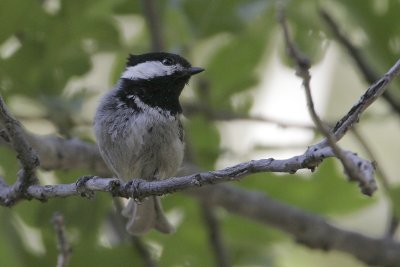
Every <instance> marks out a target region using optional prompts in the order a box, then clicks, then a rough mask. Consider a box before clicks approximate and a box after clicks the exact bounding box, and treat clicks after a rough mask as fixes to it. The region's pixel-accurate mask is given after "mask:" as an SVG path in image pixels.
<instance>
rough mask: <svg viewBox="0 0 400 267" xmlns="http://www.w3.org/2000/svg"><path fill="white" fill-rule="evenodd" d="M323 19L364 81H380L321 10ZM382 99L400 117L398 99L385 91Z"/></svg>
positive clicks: (361, 56)
mask: <svg viewBox="0 0 400 267" xmlns="http://www.w3.org/2000/svg"><path fill="white" fill-rule="evenodd" d="M320 14H321V17H322V18H323V19H324V21H325V23H326V25H328V27H329V28H330V30H331V31H332V33H333V35H334V37H335V38H336V40H337V41H338V42H339V43H340V44H341V45H342V46H343V47H344V48H345V49H346V50H347V52H348V54H349V55H350V56H351V57H352V58H353V60H354V62H355V63H356V65H357V67H358V68H359V69H360V71H361V74H362V75H363V76H364V79H365V80H366V81H367V82H368V83H369V84H372V83H373V82H375V81H376V80H378V78H379V77H378V75H377V74H376V72H375V71H373V70H372V68H371V66H370V64H368V63H367V60H366V58H365V57H364V56H363V55H362V53H361V51H360V50H359V49H357V48H356V47H355V45H353V44H352V43H351V41H350V39H349V38H348V37H347V36H346V35H345V34H344V33H343V32H342V31H341V30H340V29H339V26H338V24H337V23H336V22H335V20H334V19H333V17H332V16H331V15H330V14H329V13H328V12H327V11H326V10H324V9H320ZM382 97H383V98H384V99H385V100H386V102H388V104H389V105H390V106H391V107H392V109H393V110H394V111H396V114H397V115H399V116H400V102H399V101H398V100H397V99H396V97H395V96H394V95H393V94H391V93H390V92H389V91H385V92H383V94H382Z"/></svg>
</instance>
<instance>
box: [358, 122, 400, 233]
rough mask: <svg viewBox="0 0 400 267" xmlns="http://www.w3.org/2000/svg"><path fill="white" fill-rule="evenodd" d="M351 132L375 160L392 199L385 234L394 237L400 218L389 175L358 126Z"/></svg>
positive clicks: (378, 172) (388, 194) (378, 171)
mask: <svg viewBox="0 0 400 267" xmlns="http://www.w3.org/2000/svg"><path fill="white" fill-rule="evenodd" d="M351 133H352V134H353V135H354V136H355V138H356V139H357V141H358V142H359V143H360V145H361V146H362V147H363V148H364V151H365V152H366V153H367V155H368V157H369V158H370V159H371V160H372V162H374V164H375V166H376V174H377V175H378V177H380V180H381V182H382V185H383V188H384V189H385V191H386V194H387V196H388V197H389V199H390V200H391V204H392V210H391V212H390V214H389V220H388V225H387V229H386V231H385V235H386V237H387V238H393V235H394V234H395V232H396V229H397V227H398V226H399V218H398V217H397V216H396V212H395V211H394V205H396V201H394V200H393V199H392V197H391V194H390V184H389V177H388V175H387V174H386V172H385V171H384V169H383V168H382V166H381V165H380V163H379V162H378V160H377V159H376V157H375V156H374V153H373V152H372V149H371V148H370V146H369V145H368V142H367V141H366V140H365V139H364V137H363V136H362V134H361V133H360V132H359V131H358V129H357V127H353V129H351Z"/></svg>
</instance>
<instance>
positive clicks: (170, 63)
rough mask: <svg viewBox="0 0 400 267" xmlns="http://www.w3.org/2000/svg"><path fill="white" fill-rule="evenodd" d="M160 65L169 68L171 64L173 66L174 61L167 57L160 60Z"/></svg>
mask: <svg viewBox="0 0 400 267" xmlns="http://www.w3.org/2000/svg"><path fill="white" fill-rule="evenodd" d="M162 64H163V65H165V66H171V65H172V64H174V61H173V60H172V59H171V58H169V57H167V58H164V59H163V60H162Z"/></svg>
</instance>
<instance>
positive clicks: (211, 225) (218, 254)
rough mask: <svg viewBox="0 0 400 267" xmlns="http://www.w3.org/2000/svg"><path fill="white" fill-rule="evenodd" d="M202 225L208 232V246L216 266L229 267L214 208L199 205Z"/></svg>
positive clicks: (205, 204)
mask: <svg viewBox="0 0 400 267" xmlns="http://www.w3.org/2000/svg"><path fill="white" fill-rule="evenodd" d="M200 205H201V209H202V214H203V219H204V223H205V225H206V226H207V230H208V235H209V236H208V239H209V243H210V246H211V248H212V253H213V254H214V257H215V261H216V263H217V264H216V266H220V267H229V266H232V264H231V262H230V260H229V256H228V253H227V250H226V246H225V244H224V242H223V240H222V235H221V229H220V227H219V222H218V219H217V216H216V214H215V211H214V209H215V207H214V206H212V205H210V204H207V203H204V202H202V203H200Z"/></svg>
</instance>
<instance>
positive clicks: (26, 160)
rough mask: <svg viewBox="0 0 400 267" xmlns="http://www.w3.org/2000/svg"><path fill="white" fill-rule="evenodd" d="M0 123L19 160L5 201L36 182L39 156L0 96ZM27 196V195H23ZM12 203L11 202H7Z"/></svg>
mask: <svg viewBox="0 0 400 267" xmlns="http://www.w3.org/2000/svg"><path fill="white" fill-rule="evenodd" d="M0 125H1V126H3V127H4V130H3V131H2V134H1V136H2V137H5V139H4V140H5V141H8V142H9V143H10V144H11V146H12V147H13V149H14V150H15V152H17V158H18V160H19V162H20V164H21V165H22V166H21V169H20V171H19V172H18V179H17V181H16V182H15V183H14V184H13V185H12V186H11V187H9V190H7V191H8V192H7V195H8V196H9V197H8V198H7V200H6V201H10V200H11V201H12V199H18V198H20V197H21V196H22V195H24V194H25V190H26V188H27V187H28V186H29V185H32V184H34V183H36V182H37V179H36V174H35V171H36V168H37V167H38V166H39V158H38V155H37V153H36V152H35V151H34V150H33V149H32V147H31V146H30V145H29V143H28V141H27V140H26V139H25V135H24V130H23V129H22V126H21V124H20V123H19V121H17V120H16V119H14V117H13V116H12V115H11V113H10V112H9V111H8V109H7V107H6V105H5V103H4V101H3V98H2V97H1V96H0ZM24 197H28V196H24ZM8 204H10V205H12V203H8Z"/></svg>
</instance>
